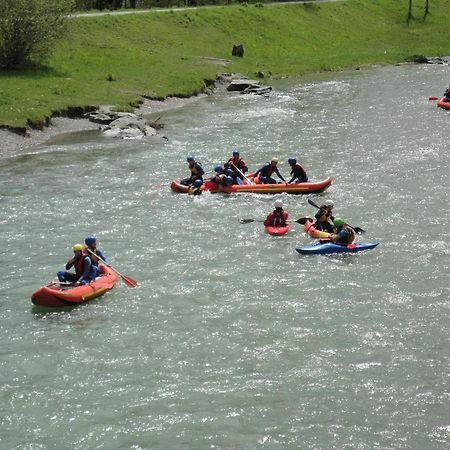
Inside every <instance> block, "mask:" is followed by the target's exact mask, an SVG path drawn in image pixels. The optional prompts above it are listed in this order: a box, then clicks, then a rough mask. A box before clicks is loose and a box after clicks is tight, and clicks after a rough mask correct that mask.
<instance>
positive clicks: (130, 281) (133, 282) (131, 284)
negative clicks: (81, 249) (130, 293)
mask: <svg viewBox="0 0 450 450" xmlns="http://www.w3.org/2000/svg"><path fill="white" fill-rule="evenodd" d="M86 250H87V251H88V252H89V253H91V254H92V255H94V256H95V257H96V258H97V259H98V260H99V261H101V262H102V263H103V264H105V265H106V266H108V267H109V268H110V269H112V270H114V272H116V273H117V275H120V277H121V278H122V281H123V282H124V283H125V284H126V285H127V286H128V287H133V288H134V287H136V286H137V285H138V283H137V281H136V280H133V278H131V277H127V276H126V275H122V274H121V273H120V272H119V271H118V270H116V269H114V267H111V266H110V265H109V264H108V263H107V262H106V261H105V260H103V259H102V258H100V256H98V255H97V254H96V253H94V252H93V251H92V250H90V249H89V248H87V249H86Z"/></svg>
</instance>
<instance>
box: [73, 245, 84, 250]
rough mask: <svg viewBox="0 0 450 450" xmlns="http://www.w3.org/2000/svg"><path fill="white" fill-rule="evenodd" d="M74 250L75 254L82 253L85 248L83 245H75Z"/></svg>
mask: <svg viewBox="0 0 450 450" xmlns="http://www.w3.org/2000/svg"><path fill="white" fill-rule="evenodd" d="M72 250H73V251H74V252H81V251H82V250H83V246H82V245H81V244H75V245H74V246H73V247H72Z"/></svg>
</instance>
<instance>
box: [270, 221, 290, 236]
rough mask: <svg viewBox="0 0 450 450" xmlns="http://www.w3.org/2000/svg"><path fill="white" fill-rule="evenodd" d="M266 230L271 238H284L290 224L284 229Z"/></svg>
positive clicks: (273, 228) (272, 228) (271, 228)
mask: <svg viewBox="0 0 450 450" xmlns="http://www.w3.org/2000/svg"><path fill="white" fill-rule="evenodd" d="M264 230H265V232H266V233H268V234H270V235H271V236H283V234H286V233H287V232H288V231H289V224H286V225H285V226H284V227H264Z"/></svg>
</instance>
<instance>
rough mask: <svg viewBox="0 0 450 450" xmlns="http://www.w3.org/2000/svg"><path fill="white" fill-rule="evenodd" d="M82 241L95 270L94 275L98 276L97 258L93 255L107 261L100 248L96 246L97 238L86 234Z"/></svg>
mask: <svg viewBox="0 0 450 450" xmlns="http://www.w3.org/2000/svg"><path fill="white" fill-rule="evenodd" d="M84 243H85V244H86V250H88V251H87V254H88V256H90V258H91V261H92V266H93V269H94V270H95V271H96V274H95V276H96V277H98V276H99V274H100V270H99V268H98V263H99V259H98V258H97V257H96V256H95V255H97V256H99V257H100V258H101V259H103V261H105V262H106V263H107V262H108V258H107V257H106V256H105V255H104V254H103V252H102V250H100V249H99V248H97V238H96V237H95V236H93V235H92V236H88V237H87V238H86V239H85V240H84Z"/></svg>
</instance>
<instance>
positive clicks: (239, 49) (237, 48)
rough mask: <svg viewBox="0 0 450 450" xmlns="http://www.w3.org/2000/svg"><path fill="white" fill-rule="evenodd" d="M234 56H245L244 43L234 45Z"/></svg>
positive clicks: (232, 53) (232, 52) (232, 51)
mask: <svg viewBox="0 0 450 450" xmlns="http://www.w3.org/2000/svg"><path fill="white" fill-rule="evenodd" d="M231 55H232V56H239V57H240V58H242V57H243V56H244V46H243V45H242V44H238V45H233V50H231Z"/></svg>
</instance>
